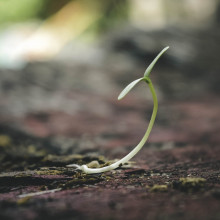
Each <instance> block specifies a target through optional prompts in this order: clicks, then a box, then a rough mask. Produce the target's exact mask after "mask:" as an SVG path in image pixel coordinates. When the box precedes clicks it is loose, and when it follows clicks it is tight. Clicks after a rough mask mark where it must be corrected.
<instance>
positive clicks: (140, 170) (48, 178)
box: [0, 41, 220, 220]
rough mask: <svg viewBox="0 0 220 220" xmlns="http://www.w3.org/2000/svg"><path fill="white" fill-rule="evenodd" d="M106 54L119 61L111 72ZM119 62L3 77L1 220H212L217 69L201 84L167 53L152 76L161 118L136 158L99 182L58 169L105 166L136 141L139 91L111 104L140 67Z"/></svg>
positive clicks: (218, 141)
mask: <svg viewBox="0 0 220 220" xmlns="http://www.w3.org/2000/svg"><path fill="white" fill-rule="evenodd" d="M125 42H127V41H125ZM120 43H121V42H120ZM120 45H121V44H120ZM136 49H137V48H136ZM115 50H116V49H115ZM134 50H135V49H133V51H134ZM139 52H140V51H139ZM114 53H115V54H119V53H120V56H121V57H123V56H124V58H122V60H121V61H120V62H117V61H116V59H115V58H113V56H112V54H114ZM142 53H143V51H142ZM139 54H141V53H139ZM122 55H123V53H122V52H121V49H120V52H118V51H114V52H112V51H110V52H108V55H105V56H106V58H105V59H104V62H103V64H102V65H100V64H99V65H98V64H96V63H95V61H94V63H93V64H91V63H87V64H85V63H83V64H82V63H74V64H72V63H70V62H69V61H68V60H67V61H66V62H63V61H59V62H58V61H57V62H45V63H41V62H39V63H30V64H28V65H27V66H26V67H25V69H23V70H18V71H15V70H13V71H9V70H4V71H3V70H1V74H0V75H1V99H0V100H1V101H0V106H1V110H0V113H1V114H0V122H1V125H0V219H1V220H3V219H17V220H20V219H22V220H23V219H28V220H32V219H47V220H49V219H53V220H54V219H96V220H97V219H100V220H101V219H103V220H104V219H105V220H107V219H108V220H110V219H120V220H122V219H128V220H130V219H158V220H159V219H171V220H172V219H187V220H189V219H213V220H214V219H216V220H217V219H220V208H219V207H220V146H219V145H220V135H219V134H220V117H219V113H220V98H219V90H218V87H217V84H218V83H217V82H216V81H217V80H218V77H219V76H218V73H219V69H220V67H219V65H217V64H216V65H215V68H213V69H210V72H209V73H210V75H208V76H209V77H207V75H206V74H205V72H200V74H201V75H199V73H198V71H199V70H200V69H199V68H198V67H197V66H196V65H195V66H194V68H192V67H191V66H190V65H191V64H189V63H187V62H186V63H184V62H183V61H182V60H181V59H180V60H179V62H177V61H175V60H174V59H173V57H172V51H170V53H169V54H168V55H167V58H164V59H161V64H160V63H158V68H155V71H154V72H153V73H152V81H153V82H154V84H155V86H156V91H157V93H158V97H159V111H158V116H157V119H156V122H155V126H154V127H153V131H152V133H151V135H150V138H149V141H148V142H147V144H146V145H145V146H144V148H143V149H142V150H141V151H140V152H139V154H138V155H137V156H135V157H134V158H133V159H132V161H131V162H130V163H128V164H126V165H124V166H123V167H121V168H118V169H116V170H114V171H111V172H107V173H103V174H94V175H85V174H82V173H80V172H78V171H75V170H74V169H73V168H67V167H66V165H68V164H71V163H76V164H88V163H90V162H92V161H98V162H99V164H100V165H101V166H104V165H105V164H109V163H111V162H113V161H114V160H115V159H120V158H121V157H123V156H124V155H126V154H127V153H128V152H129V151H130V150H131V149H133V147H134V146H135V145H136V144H137V143H138V142H139V140H140V139H141V138H142V135H143V134H144V131H145V129H146V128H147V125H148V120H149V118H150V114H151V111H152V107H153V106H152V99H151V96H150V93H149V91H148V90H146V89H145V87H144V85H142V86H140V88H137V89H136V90H135V91H134V92H131V95H129V96H128V97H127V98H126V99H125V100H122V101H120V102H118V101H117V95H118V94H119V92H120V91H121V89H122V88H123V87H124V86H126V85H127V83H129V82H131V81H132V80H134V79H135V78H138V77H140V74H142V73H141V70H142V67H143V66H142V65H143V63H144V62H143V63H142V62H139V63H138V62H137V61H136V60H134V59H133V58H132V59H131V56H130V55H125V54H124V55H123V56H122ZM145 55H146V56H147V57H149V60H150V59H151V58H152V57H153V56H154V55H155V54H151V53H149V52H145V54H143V56H145ZM136 56H137V53H136ZM141 56H142V55H141ZM141 56H139V57H138V58H140V57H141ZM129 59H130V60H129ZM123 60H126V62H125V63H126V64H127V65H128V66H126V65H125V63H124V62H123ZM131 60H132V61H131ZM129 61H130V62H129ZM212 62H214V61H213V60H212ZM106 64H109V65H106ZM173 64H175V65H173ZM187 65H188V68H187V67H186V66H187ZM203 65H204V71H206V70H208V68H207V67H206V68H205V64H204V63H203ZM207 65H208V64H207ZM159 66H160V67H159ZM195 70H196V73H198V74H195V75H193V74H192V73H193V72H194V71H195ZM184 71H186V73H187V74H185V75H184V74H183V72H184ZM142 72H143V71H142ZM138 74H139V75H138ZM206 77H207V78H208V79H207V78H206ZM212 77H214V78H215V79H216V81H215V80H214V79H213V78H212ZM168 82H170V83H168ZM218 82H219V81H218Z"/></svg>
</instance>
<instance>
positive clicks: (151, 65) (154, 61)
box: [144, 47, 169, 77]
mask: <svg viewBox="0 0 220 220" xmlns="http://www.w3.org/2000/svg"><path fill="white" fill-rule="evenodd" d="M168 49H169V47H165V48H164V49H163V50H162V51H161V52H160V53H159V54H158V55H157V56H156V58H155V59H154V60H153V61H152V63H151V64H150V65H149V66H148V67H147V69H146V71H145V73H144V76H145V77H149V75H150V73H151V71H152V69H153V67H154V65H155V64H156V62H157V61H158V60H159V58H160V57H161V56H162V55H163V53H164V52H165V51H167V50H168Z"/></svg>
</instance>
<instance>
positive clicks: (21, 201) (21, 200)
mask: <svg viewBox="0 0 220 220" xmlns="http://www.w3.org/2000/svg"><path fill="white" fill-rule="evenodd" d="M30 198H31V197H30V196H27V197H24V198H21V199H19V200H17V205H20V206H21V205H25V204H26V203H27V202H28V201H29V200H30Z"/></svg>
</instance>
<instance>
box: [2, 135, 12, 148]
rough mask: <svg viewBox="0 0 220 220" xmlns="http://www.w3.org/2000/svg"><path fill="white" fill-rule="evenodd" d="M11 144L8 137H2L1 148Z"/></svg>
mask: <svg viewBox="0 0 220 220" xmlns="http://www.w3.org/2000/svg"><path fill="white" fill-rule="evenodd" d="M10 144H11V138H10V137H9V136H8V135H3V134H2V135H0V146H2V147H7V146H9V145H10Z"/></svg>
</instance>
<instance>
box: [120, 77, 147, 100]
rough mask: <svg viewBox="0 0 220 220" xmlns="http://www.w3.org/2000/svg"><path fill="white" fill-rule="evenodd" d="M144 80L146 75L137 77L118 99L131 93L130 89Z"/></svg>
mask: <svg viewBox="0 0 220 220" xmlns="http://www.w3.org/2000/svg"><path fill="white" fill-rule="evenodd" d="M142 80H144V77H142V78H140V79H136V80H134V81H133V82H131V83H130V84H129V85H127V86H126V87H125V88H124V89H123V91H122V92H121V93H120V95H119V96H118V100H120V99H123V98H124V97H125V96H126V95H127V94H128V93H129V91H130V90H131V89H132V88H133V87H134V86H135V85H137V84H138V83H139V82H140V81H142Z"/></svg>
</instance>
